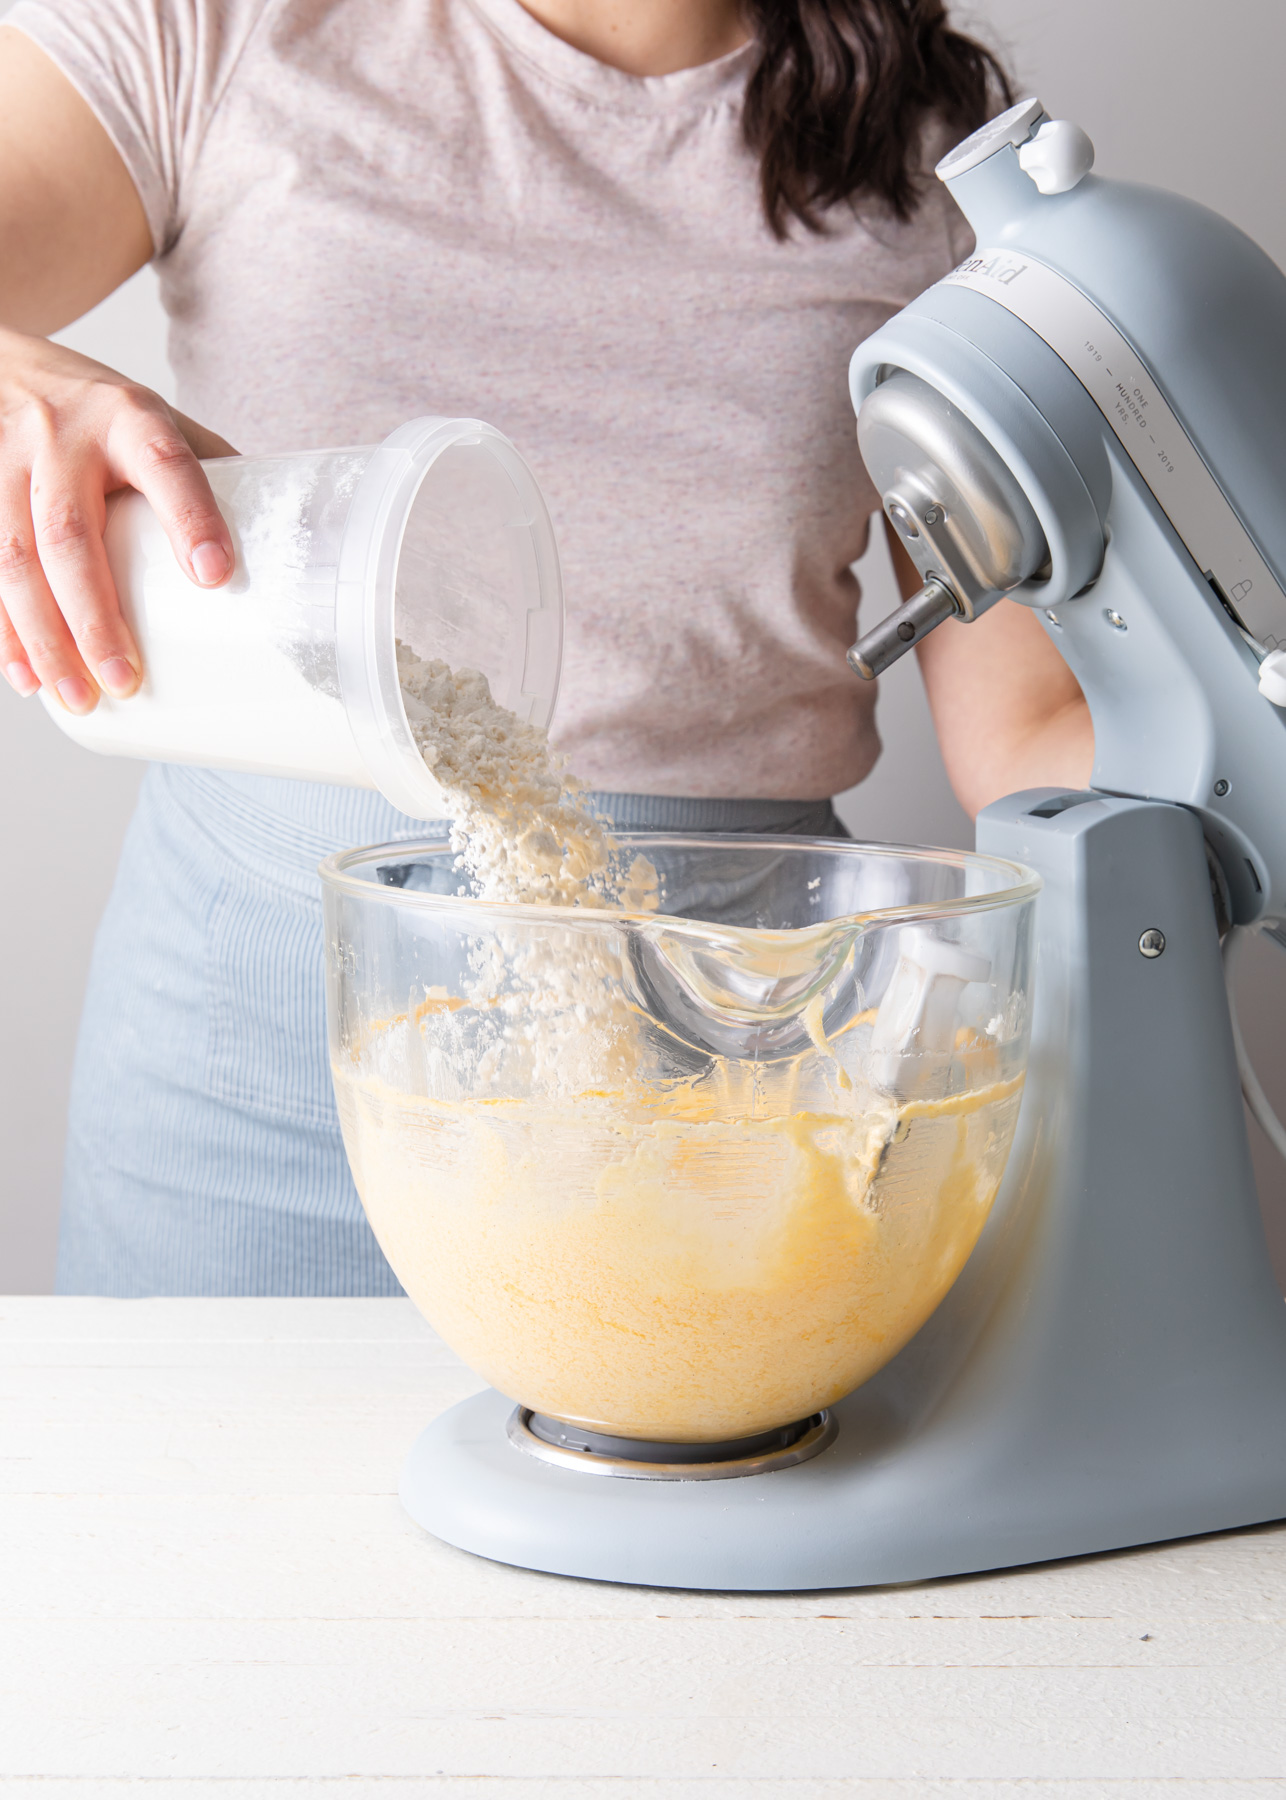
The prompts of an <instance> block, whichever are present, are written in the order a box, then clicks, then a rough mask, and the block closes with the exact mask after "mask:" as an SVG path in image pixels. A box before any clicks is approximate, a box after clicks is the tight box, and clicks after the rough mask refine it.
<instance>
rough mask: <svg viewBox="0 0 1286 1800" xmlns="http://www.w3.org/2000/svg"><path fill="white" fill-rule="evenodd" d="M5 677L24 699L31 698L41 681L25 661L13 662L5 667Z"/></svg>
mask: <svg viewBox="0 0 1286 1800" xmlns="http://www.w3.org/2000/svg"><path fill="white" fill-rule="evenodd" d="M4 678H5V680H6V681H7V682H8V683H9V686H10V687H11V688H13V689H14V690H15V691H16V692H17V693H19V694H21V695H22V697H23V699H24V700H29V699H30V698H31V696H32V695H33V694H34V693H35V691H36V689H37V688H38V687H39V686H40V683H39V682H38V681H37V680H36V677H35V675H34V674H33V673H32V671H31V669H30V668H29V666H28V665H27V664H26V663H25V662H11V663H10V664H9V665H8V667H7V668H6V669H5V672H4Z"/></svg>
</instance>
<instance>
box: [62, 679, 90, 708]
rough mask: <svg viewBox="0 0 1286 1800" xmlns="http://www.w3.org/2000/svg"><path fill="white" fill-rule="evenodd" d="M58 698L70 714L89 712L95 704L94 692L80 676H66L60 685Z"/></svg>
mask: <svg viewBox="0 0 1286 1800" xmlns="http://www.w3.org/2000/svg"><path fill="white" fill-rule="evenodd" d="M58 698H59V699H60V700H61V701H62V703H63V705H64V706H65V707H66V708H67V711H68V712H74V713H83V712H89V711H90V709H91V708H92V707H93V704H94V690H93V688H91V687H90V685H89V683H88V682H87V681H82V680H81V678H80V676H79V675H64V676H63V678H62V680H61V681H60V682H59V683H58Z"/></svg>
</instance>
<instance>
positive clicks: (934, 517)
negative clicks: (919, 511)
mask: <svg viewBox="0 0 1286 1800" xmlns="http://www.w3.org/2000/svg"><path fill="white" fill-rule="evenodd" d="M941 517H942V511H941V508H940V507H937V506H931V507H930V508H929V510H928V512H927V513H925V515H924V522H925V524H926V525H936V524H937V522H938V520H939V519H940V518H941Z"/></svg>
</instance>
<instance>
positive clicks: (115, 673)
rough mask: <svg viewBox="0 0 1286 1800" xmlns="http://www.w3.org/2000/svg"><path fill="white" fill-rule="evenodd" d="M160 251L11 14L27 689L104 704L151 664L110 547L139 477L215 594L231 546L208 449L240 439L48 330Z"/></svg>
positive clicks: (7, 134) (4, 651) (10, 472)
mask: <svg viewBox="0 0 1286 1800" xmlns="http://www.w3.org/2000/svg"><path fill="white" fill-rule="evenodd" d="M151 254H152V242H151V235H150V233H149V230H148V224H147V219H146V216H145V215H144V212H143V206H142V202H141V201H140V199H139V197H138V193H137V191H136V189H135V187H134V184H133V182H132V181H131V179H130V176H129V173H128V171H127V170H126V167H125V164H124V163H123V162H122V160H121V158H120V155H119V154H118V152H117V150H116V148H115V146H114V145H113V144H112V142H111V139H110V138H109V137H108V136H107V133H106V132H105V131H104V130H103V127H102V126H101V125H100V124H99V123H98V120H97V119H96V118H95V117H94V115H93V113H92V112H91V111H90V109H89V107H88V106H87V105H86V104H85V102H84V100H82V99H81V97H80V95H79V94H78V93H77V92H76V90H75V88H74V87H73V86H72V85H71V83H70V82H69V81H68V80H67V79H66V77H65V76H64V75H63V74H61V73H60V71H59V70H58V69H57V67H56V66H55V65H54V63H53V62H52V61H51V60H50V59H49V58H48V57H47V56H46V55H45V54H44V52H43V51H42V50H40V49H38V48H37V47H36V45H34V44H33V43H32V42H31V41H30V40H29V39H28V38H26V37H24V36H23V35H22V33H21V32H19V31H15V30H13V29H12V28H10V27H7V26H3V25H0V669H3V671H4V673H5V675H6V677H7V679H8V681H9V684H10V686H12V687H14V688H16V689H17V691H18V692H19V693H20V694H32V693H34V692H35V691H36V689H37V688H38V687H47V688H50V689H52V690H54V691H56V692H57V694H58V696H59V698H60V699H61V701H62V703H63V705H64V706H66V707H67V708H68V709H69V710H70V711H71V712H77V713H84V712H90V711H92V709H93V708H94V706H96V705H97V703H98V695H99V691H100V689H103V688H105V689H106V690H107V691H108V692H109V693H112V694H115V695H118V696H124V695H126V694H131V693H133V692H134V690H135V688H137V686H138V683H139V678H140V672H141V668H142V663H141V660H140V658H139V654H138V649H137V646H136V645H135V643H134V640H133V638H132V636H131V635H130V632H129V628H128V627H127V625H126V624H125V621H124V619H123V618H122V617H121V612H120V606H119V604H118V603H117V598H116V590H115V588H114V587H113V585H112V578H111V574H110V572H109V570H108V567H107V557H106V554H105V552H104V550H103V527H104V524H105V520H106V501H107V495H108V494H109V493H111V492H113V490H115V489H116V488H121V487H135V488H138V489H140V490H141V491H142V492H143V493H144V494H146V495H147V497H148V499H149V500H150V501H151V503H152V506H153V507H154V509H155V511H156V513H157V514H158V516H159V518H160V520H161V522H162V524H163V525H164V527H165V529H166V532H167V534H168V536H169V539H170V542H171V544H172V545H173V546H174V552H175V555H176V556H177V557H178V559H179V563H180V565H181V566H182V567H183V568H184V569H185V570H187V572H188V574H189V575H190V576H191V578H192V579H193V580H194V581H195V582H197V583H198V584H199V585H200V586H202V587H217V586H218V585H219V584H220V583H221V582H223V581H226V580H227V578H228V576H229V574H230V573H231V571H232V540H231V537H230V536H229V534H228V529H227V526H226V525H225V524H224V521H223V519H222V517H221V516H220V514H219V509H218V507H217V506H216V505H215V503H214V496H213V494H212V493H211V492H210V486H209V483H208V482H207V481H206V478H205V475H204V474H203V472H202V470H201V467H200V465H199V463H198V462H197V457H198V456H226V455H227V454H229V451H230V446H229V445H227V444H225V443H224V442H223V440H222V439H221V438H218V437H216V436H215V435H214V434H213V433H212V432H207V431H204V430H202V428H201V427H200V426H198V425H194V424H193V423H192V421H191V420H189V419H185V418H183V416H182V414H180V413H176V412H174V411H172V409H171V408H170V407H168V406H167V405H166V404H165V402H164V401H163V400H162V399H161V398H160V396H159V395H157V394H154V393H152V392H151V391H150V390H149V389H147V388H144V387H140V386H138V384H137V383H135V382H131V381H129V380H128V379H127V378H126V377H125V376H123V375H118V374H117V373H116V372H115V371H114V370H112V369H108V368H105V367H104V366H103V365H102V364H101V363H96V362H93V361H91V360H90V358H88V357H85V356H78V355H77V354H76V353H75V352H74V351H71V350H65V349H63V348H62V347H61V346H59V345H56V344H50V343H48V342H46V340H45V336H44V334H45V333H47V332H50V331H57V330H59V329H60V328H61V327H62V326H64V325H66V324H68V323H69V322H70V321H71V320H72V319H76V318H79V317H80V315H81V314H82V313H83V312H87V311H88V310H89V308H90V307H91V306H94V305H96V304H97V302H98V301H99V300H102V299H103V298H105V296H106V295H108V294H109V293H111V292H112V290H113V289H114V288H117V287H119V286H120V284H121V282H123V281H125V280H126V279H127V278H128V277H129V276H130V275H132V274H133V273H134V271H135V270H136V269H139V268H141V267H142V265H143V264H144V263H145V262H147V260H148V259H149V257H150V256H151Z"/></svg>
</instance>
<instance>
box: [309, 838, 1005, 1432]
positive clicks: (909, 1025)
mask: <svg viewBox="0 0 1286 1800" xmlns="http://www.w3.org/2000/svg"><path fill="white" fill-rule="evenodd" d="M620 843H621V846H622V854H623V857H624V861H625V863H626V864H628V863H629V862H630V861H631V860H632V859H633V858H634V857H635V856H636V855H643V856H646V857H647V858H648V859H649V860H650V862H651V863H652V864H654V865H655V869H656V873H657V881H658V896H657V899H658V909H657V910H656V911H655V912H651V913H649V912H624V911H612V910H608V909H606V908H604V909H602V910H599V909H597V908H593V907H575V908H567V907H564V908H555V907H538V906H510V905H501V904H497V903H494V902H487V901H481V900H477V899H474V898H472V897H471V896H470V894H469V892H468V889H467V886H462V883H464V882H466V878H465V877H464V876H462V875H461V874H460V873H459V872H458V871H457V870H456V868H455V866H454V865H455V858H454V857H453V855H452V853H451V852H450V850H449V849H448V848H447V847H446V846H445V845H444V844H441V843H400V844H386V845H383V846H379V847H376V848H373V849H363V850H354V851H350V852H348V853H346V854H343V855H340V856H335V857H332V858H331V859H330V860H329V861H328V862H326V863H325V864H323V866H322V877H323V882H324V887H325V898H326V928H327V942H328V971H329V973H328V1001H329V1019H330V1046H331V1059H332V1068H333V1072H334V1079H335V1090H336V1094H337V1096H338V1100H339V1113H340V1119H341V1121H342V1123H343V1131H344V1142H345V1145H346V1147H347V1150H348V1156H349V1161H350V1163H351V1165H352V1170H353V1176H354V1179H355V1181H356V1183H357V1188H358V1192H359V1193H360V1194H361V1197H362V1202H363V1205H364V1206H365V1208H366V1212H367V1215H368V1217H369V1219H370V1222H371V1225H372V1226H373V1228H374V1230H375V1234H376V1236H377V1237H378V1239H379V1241H380V1244H381V1246H382V1247H383V1249H384V1252H385V1254H386V1255H387V1257H388V1259H389V1262H390V1263H391V1264H392V1266H393V1269H394V1270H395V1272H396V1274H397V1276H398V1278H399V1280H400V1281H401V1282H402V1284H403V1286H404V1287H405V1288H406V1290H407V1292H408V1293H409V1294H410V1296H411V1298H412V1300H414V1302H415V1303H416V1305H417V1306H418V1307H419V1308H420V1310H421V1311H422V1312H423V1313H424V1315H425V1317H426V1318H427V1319H428V1320H429V1322H430V1324H432V1325H433V1326H434V1327H435V1328H436V1330H437V1331H439V1332H440V1333H441V1335H442V1337H443V1338H444V1339H445V1340H446V1342H447V1343H448V1344H450V1345H451V1346H452V1348H453V1349H454V1350H456V1351H457V1352H458V1353H459V1355H460V1356H461V1357H463V1359H464V1360H465V1362H466V1363H468V1364H469V1365H470V1366H471V1367H472V1368H474V1369H475V1370H477V1372H478V1373H479V1374H481V1375H483V1376H484V1377H485V1378H486V1379H487V1380H488V1381H489V1382H491V1383H492V1385H493V1386H495V1387H496V1388H498V1389H499V1390H500V1391H501V1392H502V1393H503V1394H506V1395H508V1396H510V1397H511V1398H512V1399H514V1400H515V1401H517V1402H519V1403H520V1404H522V1405H524V1406H526V1407H529V1408H531V1409H533V1410H534V1411H535V1412H536V1413H538V1414H543V1415H547V1416H550V1417H552V1418H553V1419H555V1420H566V1421H569V1422H571V1423H573V1424H574V1425H576V1426H578V1427H579V1428H581V1429H583V1430H588V1431H592V1432H601V1433H605V1434H610V1435H613V1436H617V1437H626V1438H633V1439H649V1440H655V1441H662V1442H667V1443H676V1444H698V1443H709V1442H726V1441H728V1440H733V1439H740V1438H744V1437H747V1436H749V1435H753V1434H755V1433H759V1432H764V1431H769V1430H771V1429H773V1428H775V1427H779V1426H782V1425H784V1424H786V1423H787V1422H793V1421H797V1420H799V1419H802V1418H806V1417H808V1416H809V1415H811V1414H814V1413H816V1412H817V1411H818V1410H819V1409H821V1408H823V1407H825V1406H827V1405H829V1404H830V1403H831V1402H833V1401H835V1400H837V1399H839V1398H841V1397H842V1396H843V1395H844V1394H846V1393H848V1392H849V1391H850V1390H851V1389H853V1388H855V1387H857V1386H858V1385H859V1384H860V1383H861V1382H863V1381H865V1380H866V1379H867V1378H868V1377H869V1376H871V1375H872V1374H874V1373H875V1371H876V1370H877V1369H879V1368H881V1367H882V1366H883V1364H884V1363H886V1362H887V1361H888V1360H889V1359H890V1358H891V1357H892V1356H894V1355H895V1354H896V1353H897V1351H898V1350H900V1349H901V1348H902V1346H903V1345H904V1344H905V1343H906V1342H907V1340H908V1339H909V1338H910V1337H911V1336H912V1335H913V1334H914V1332H916V1331H917V1330H918V1329H919V1327H920V1326H921V1325H922V1324H923V1322H924V1321H925V1319H927V1318H928V1316H929V1314H930V1313H931V1312H932V1311H933V1309H934V1307H935V1306H936V1305H937V1304H938V1302H939V1301H940V1300H941V1298H942V1296H943V1295H944V1294H945V1293H946V1291H947V1289H948V1288H949V1287H950V1286H951V1284H952V1282H953V1281H954V1280H955V1278H956V1275H957V1274H958V1273H959V1271H960V1269H961V1267H962V1266H963V1264H964V1262H965V1260H966V1258H967V1257H968V1255H969V1253H970V1251H971V1250H972V1248H973V1246H974V1243H975V1242H976V1240H977V1237H978V1234H979V1232H980V1231H981V1229H982V1227H983V1224H984V1223H985V1221H986V1219H987V1215H988V1212H989V1211H990V1209H991V1205H992V1202H993V1200H994V1198H995V1195H996V1190H997V1188H998V1186H999V1183H1000V1178H1001V1175H1002V1173H1003V1171H1004V1166H1005V1159H1006V1157H1007V1156H1008V1153H1009V1147H1010V1143H1011V1141H1012V1138H1013V1132H1014V1123H1015V1119H1016V1116H1017V1112H1018V1105H1019V1099H1020V1095H1021V1089H1022V1083H1023V1076H1024V1072H1025V1067H1026V1059H1027V1021H1028V1012H1029V997H1030V984H1031V963H1030V959H1031V924H1032V915H1033V910H1034V905H1035V899H1036V894H1037V890H1038V888H1039V880H1038V878H1037V877H1036V876H1034V875H1033V874H1032V873H1031V871H1030V870H1027V869H1025V868H1022V867H1020V866H1019V865H1017V864H1014V863H1008V862H1003V861H1001V860H999V859H997V858H994V857H985V856H974V855H967V854H963V853H955V852H950V851H942V850H910V849H897V848H888V847H881V846H875V845H870V844H850V843H843V842H835V841H833V840H829V839H826V840H821V839H799V838H789V839H786V838H776V839H774V838H742V837H736V836H722V837H720V836H711V837H702V838H692V837H678V836H675V837H663V836H654V835H652V834H650V833H649V834H646V835H642V834H640V835H638V836H635V837H630V836H622V837H621V839H620Z"/></svg>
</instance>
